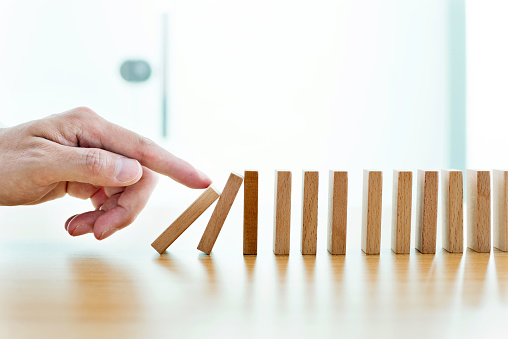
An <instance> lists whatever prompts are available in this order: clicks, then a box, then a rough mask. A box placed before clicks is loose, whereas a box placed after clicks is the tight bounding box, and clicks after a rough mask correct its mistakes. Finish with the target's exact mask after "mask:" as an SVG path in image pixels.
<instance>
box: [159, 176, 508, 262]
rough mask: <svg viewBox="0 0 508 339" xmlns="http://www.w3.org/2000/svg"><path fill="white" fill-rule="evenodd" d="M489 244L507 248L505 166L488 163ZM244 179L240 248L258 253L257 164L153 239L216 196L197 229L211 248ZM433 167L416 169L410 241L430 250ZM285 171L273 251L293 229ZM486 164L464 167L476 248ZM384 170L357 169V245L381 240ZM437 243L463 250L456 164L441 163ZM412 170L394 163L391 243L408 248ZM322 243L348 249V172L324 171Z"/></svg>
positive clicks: (180, 225) (314, 181) (335, 250)
mask: <svg viewBox="0 0 508 339" xmlns="http://www.w3.org/2000/svg"><path fill="white" fill-rule="evenodd" d="M493 176H494V185H493V186H494V246H495V247H496V248H498V249H500V250H502V251H508V171H501V170H494V171H493ZM243 181H245V182H244V218H243V231H244V232H243V253H244V254H257V234H258V172H257V171H245V175H244V177H242V176H240V175H237V174H234V173H232V174H231V175H230V177H229V179H228V181H227V183H226V185H225V187H224V190H223V192H222V194H221V193H219V192H218V191H217V190H216V189H214V188H212V187H209V188H208V189H206V190H205V191H204V192H203V193H202V194H201V195H200V196H199V197H198V199H197V200H196V201H195V202H194V203H193V204H192V205H191V206H189V207H188V208H187V209H186V210H185V211H184V212H183V213H182V214H181V215H180V216H179V217H178V218H177V219H176V220H175V221H174V222H173V223H172V224H171V225H170V226H169V227H168V228H167V229H166V230H165V231H164V232H163V233H162V234H161V235H160V236H159V237H158V238H157V239H156V240H155V241H154V242H153V243H152V247H153V248H154V249H155V250H156V251H157V252H159V253H163V252H164V251H165V250H166V249H167V248H168V247H169V246H170V245H171V244H172V243H173V242H174V241H175V240H176V239H177V238H178V237H179V236H180V235H181V234H182V233H183V232H184V231H185V230H186V229H187V228H188V227H189V226H190V225H191V224H192V223H193V222H194V221H195V220H196V219H197V218H198V217H199V216H200V215H201V214H202V213H203V212H204V211H205V210H206V209H207V208H208V207H209V206H210V205H212V203H213V202H214V201H215V200H217V199H219V201H218V203H217V205H216V207H215V210H214V211H213V213H212V216H211V218H210V220H209V222H208V225H207V227H206V229H205V232H204V233H203V236H202V238H201V241H200V242H199V245H198V249H199V250H201V251H203V252H205V253H207V254H210V252H211V251H212V248H213V246H214V244H215V241H216V240H217V237H218V235H219V232H220V231H221V229H222V225H223V224H224V222H225V220H226V217H227V215H228V213H229V211H230V209H231V206H232V205H233V202H234V200H235V198H236V195H237V193H238V191H239V190H240V187H241V185H242V182H243ZM438 181H439V172H438V171H423V170H418V174H417V204H416V206H417V207H416V232H415V234H416V249H417V250H418V251H420V252H421V253H435V252H436V234H437V210H438ZM291 184H292V179H291V172H290V171H276V172H275V213H274V216H275V218H274V219H275V220H274V237H273V239H274V243H273V252H274V253H275V254H281V255H287V254H289V249H290V230H291ZM490 186H491V185H490V171H477V170H467V171H466V190H467V194H466V197H467V213H468V214H467V221H468V222H467V231H468V234H467V244H468V247H469V248H471V249H472V250H474V251H477V252H490V249H491V192H490ZM318 189H319V173H318V172H317V171H304V172H303V204H302V205H303V206H302V238H301V252H302V254H311V255H312V254H316V247H317V226H318ZM382 189H383V173H382V172H381V171H369V170H365V171H364V173H363V208H362V237H361V238H362V250H363V251H364V252H365V253H366V254H379V253H380V246H381V211H382ZM441 189H442V193H441V196H442V208H443V211H442V216H443V222H442V225H443V229H442V230H443V248H444V249H445V250H447V251H448V252H463V244H464V236H463V200H464V196H463V176H462V171H458V170H442V171H441ZM412 192H413V172H411V171H397V170H394V171H393V199H392V206H393V210H392V239H391V242H392V246H391V247H392V250H393V252H395V253H397V254H407V253H409V252H410V247H411V245H410V244H411V209H412ZM328 203H329V205H328V235H327V238H328V239H327V240H328V251H329V252H330V253H331V254H345V253H346V234H347V203H348V172H346V171H330V177H329V199H328Z"/></svg>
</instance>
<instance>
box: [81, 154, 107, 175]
mask: <svg viewBox="0 0 508 339" xmlns="http://www.w3.org/2000/svg"><path fill="white" fill-rule="evenodd" d="M85 165H86V169H87V171H88V173H89V174H90V175H91V176H92V177H94V178H97V177H99V176H101V174H102V173H103V172H104V171H105V170H106V169H107V168H108V165H109V163H108V157H107V156H106V155H105V154H104V152H103V151H102V150H99V149H90V150H88V152H87V154H86V161H85Z"/></svg>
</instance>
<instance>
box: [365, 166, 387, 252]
mask: <svg viewBox="0 0 508 339" xmlns="http://www.w3.org/2000/svg"><path fill="white" fill-rule="evenodd" d="M382 198H383V173H382V172H381V171H368V170H364V171H363V206H362V212H363V213H362V251H364V252H365V253H366V254H379V252H380V249H381V211H382V207H383V206H382Z"/></svg>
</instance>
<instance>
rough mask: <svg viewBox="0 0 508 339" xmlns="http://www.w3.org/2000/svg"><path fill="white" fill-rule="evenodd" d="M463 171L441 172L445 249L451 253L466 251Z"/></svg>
mask: <svg viewBox="0 0 508 339" xmlns="http://www.w3.org/2000/svg"><path fill="white" fill-rule="evenodd" d="M463 185H464V184H463V177H462V171H457V170H442V171H441V187H442V189H441V201H442V207H443V209H442V211H443V212H442V219H443V248H444V249H445V250H447V251H448V252H451V253H462V252H463V251H464V235H463V233H464V231H463V229H464V209H463V205H464V203H463V201H464V193H463Z"/></svg>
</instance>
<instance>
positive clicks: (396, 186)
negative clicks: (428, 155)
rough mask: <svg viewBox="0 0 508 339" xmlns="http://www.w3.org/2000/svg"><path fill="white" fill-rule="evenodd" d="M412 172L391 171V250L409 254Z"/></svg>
mask: <svg viewBox="0 0 508 339" xmlns="http://www.w3.org/2000/svg"><path fill="white" fill-rule="evenodd" d="M412 196H413V172H411V171H397V170H394V171H393V198H392V251H393V252H395V253H397V254H409V252H410V249H411V205H412Z"/></svg>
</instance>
